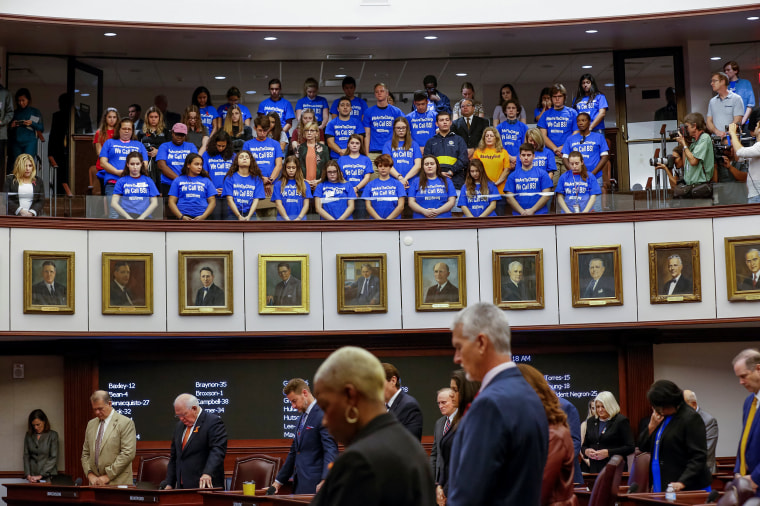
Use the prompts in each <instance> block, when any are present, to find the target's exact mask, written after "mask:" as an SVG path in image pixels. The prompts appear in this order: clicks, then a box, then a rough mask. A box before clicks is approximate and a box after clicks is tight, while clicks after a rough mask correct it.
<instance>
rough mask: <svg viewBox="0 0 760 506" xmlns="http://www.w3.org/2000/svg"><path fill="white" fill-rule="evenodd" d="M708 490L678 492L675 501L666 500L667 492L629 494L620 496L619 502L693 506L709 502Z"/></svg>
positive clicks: (621, 503)
mask: <svg viewBox="0 0 760 506" xmlns="http://www.w3.org/2000/svg"><path fill="white" fill-rule="evenodd" d="M708 495H709V494H708V492H705V491H701V490H700V491H689V492H678V494H676V500H675V501H666V500H665V492H657V493H651V494H628V495H621V496H618V504H620V505H621V506H622V505H640V504H671V505H673V506H691V505H693V504H705V503H707V496H708Z"/></svg>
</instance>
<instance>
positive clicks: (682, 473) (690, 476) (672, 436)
mask: <svg viewBox="0 0 760 506" xmlns="http://www.w3.org/2000/svg"><path fill="white" fill-rule="evenodd" d="M666 419H667V418H666ZM663 423H665V421H664V420H663V421H662V422H660V424H659V425H658V426H657V428H655V429H654V431H652V433H651V434H648V432H649V429H648V428H647V429H645V430H644V433H642V434H641V436H640V438H639V439H640V441H639V448H640V449H641V451H643V452H653V451H654V445H655V440H656V438H657V433H658V432H659V430H660V427H661V426H662V424H663ZM652 458H653V459H654V456H652ZM650 475H651V468H650ZM711 481H712V475H711V474H710V471H709V470H708V469H707V437H706V435H705V423H704V421H702V417H701V416H699V415H698V414H697V412H696V411H694V410H693V409H692V408H691V406H689V405H688V404H686V403H685V402H682V403H681V404H680V405H679V406H678V408H676V412H675V414H673V415H672V418H671V419H670V422H668V425H667V426H666V427H665V429H664V430H663V432H662V437H661V438H660V482H661V483H662V488H665V487H667V484H668V483H672V482H680V483H683V484H684V490H701V489H704V488H706V487H707V486H708V485H710V482H711Z"/></svg>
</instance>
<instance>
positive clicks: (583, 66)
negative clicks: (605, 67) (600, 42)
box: [581, 65, 594, 69]
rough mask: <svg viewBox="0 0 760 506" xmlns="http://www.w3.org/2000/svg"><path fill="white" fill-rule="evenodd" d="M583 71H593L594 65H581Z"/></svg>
mask: <svg viewBox="0 0 760 506" xmlns="http://www.w3.org/2000/svg"><path fill="white" fill-rule="evenodd" d="M581 68H582V69H591V68H594V67H593V65H581Z"/></svg>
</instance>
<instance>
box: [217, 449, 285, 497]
mask: <svg viewBox="0 0 760 506" xmlns="http://www.w3.org/2000/svg"><path fill="white" fill-rule="evenodd" d="M281 465H282V459H281V458H280V457H270V456H269V455H264V454H261V453H258V454H254V455H246V456H245V457H238V458H236V459H235V470H234V471H233V472H232V482H231V483H230V490H243V482H245V481H251V480H253V481H255V482H256V488H257V489H260V490H261V489H265V488H266V487H268V486H269V485H271V484H272V482H273V481H274V479H275V477H276V476H277V471H279V470H280V466H281Z"/></svg>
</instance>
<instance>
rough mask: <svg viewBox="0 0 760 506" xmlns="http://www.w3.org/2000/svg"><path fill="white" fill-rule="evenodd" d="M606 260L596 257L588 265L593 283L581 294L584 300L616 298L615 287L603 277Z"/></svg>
mask: <svg viewBox="0 0 760 506" xmlns="http://www.w3.org/2000/svg"><path fill="white" fill-rule="evenodd" d="M606 268H607V267H606V266H605V263H604V260H603V259H601V258H599V257H595V258H592V259H591V261H590V262H589V263H588V273H589V274H590V275H591V281H590V282H589V284H588V285H586V288H585V289H584V290H583V293H582V294H581V298H582V299H598V298H601V297H614V296H615V286H614V284H613V283H612V281H611V280H610V279H608V278H605V277H603V276H604V271H605V270H606Z"/></svg>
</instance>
